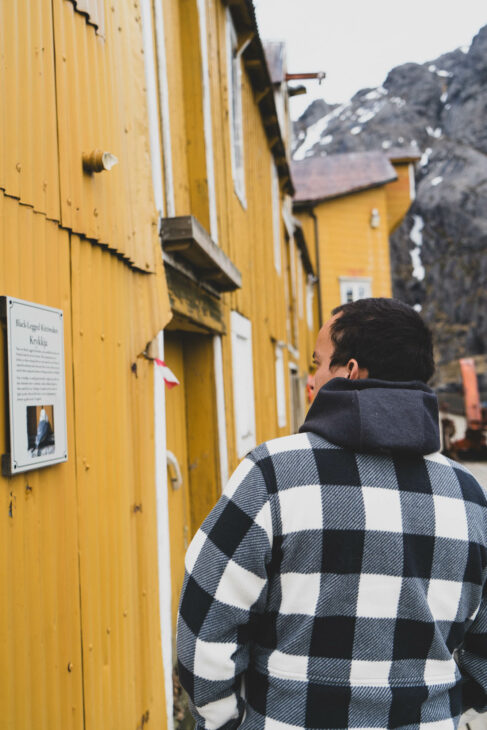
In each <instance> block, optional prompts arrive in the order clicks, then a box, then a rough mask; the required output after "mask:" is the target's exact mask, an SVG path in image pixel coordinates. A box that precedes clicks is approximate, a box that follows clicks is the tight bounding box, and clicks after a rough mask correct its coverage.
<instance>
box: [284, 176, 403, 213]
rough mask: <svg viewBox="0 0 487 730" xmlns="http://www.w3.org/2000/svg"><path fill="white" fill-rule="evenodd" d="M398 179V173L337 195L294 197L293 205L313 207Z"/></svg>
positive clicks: (296, 206) (379, 186)
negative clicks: (301, 198)
mask: <svg viewBox="0 0 487 730" xmlns="http://www.w3.org/2000/svg"><path fill="white" fill-rule="evenodd" d="M396 180H397V175H394V177H390V178H387V179H385V180H382V181H380V182H376V183H372V184H370V185H361V186H360V187H356V188H350V189H349V190H345V191H344V192H341V193H336V194H335V195H325V196H322V195H321V196H318V197H316V198H306V199H304V200H299V199H296V198H295V199H294V201H293V207H294V208H310V207H311V208H313V207H314V206H315V205H319V204H320V203H326V202H327V201H328V200H336V199H337V198H345V197H346V196H347V195H354V194H355V193H362V192H364V191H365V190H373V189H374V188H381V187H383V186H384V185H387V184H388V183H391V182H395V181H396Z"/></svg>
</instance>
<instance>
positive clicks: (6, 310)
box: [0, 295, 68, 477]
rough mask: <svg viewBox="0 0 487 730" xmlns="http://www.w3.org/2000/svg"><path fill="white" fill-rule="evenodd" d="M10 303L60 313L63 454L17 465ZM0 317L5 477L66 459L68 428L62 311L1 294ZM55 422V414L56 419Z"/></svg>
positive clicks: (59, 462) (3, 470)
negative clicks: (4, 376) (5, 409)
mask: <svg viewBox="0 0 487 730" xmlns="http://www.w3.org/2000/svg"><path fill="white" fill-rule="evenodd" d="M12 304H21V305H24V306H27V307H31V308H33V309H41V310H43V311H48V312H51V313H57V314H59V317H60V323H61V335H60V340H61V361H62V367H61V378H60V380H61V387H62V396H63V398H62V405H63V409H62V410H63V414H61V422H62V428H64V436H65V439H64V445H65V448H64V449H63V451H64V455H63V456H58V457H56V458H53V459H50V458H45V457H44V458H42V461H38V462H34V463H32V464H24V465H20V466H19V465H18V464H16V463H15V460H14V443H13V441H14V417H13V414H14V402H13V364H12V361H11V357H12V342H11V331H12V328H11V324H10V312H11V309H12V307H11V305H12ZM0 318H1V319H3V321H4V324H5V337H6V343H5V350H6V355H7V357H6V367H7V371H8V411H9V413H8V419H9V438H8V441H9V449H10V450H9V452H8V453H6V454H3V455H2V475H3V476H7V477H12V476H15V475H16V474H22V473H25V472H27V471H33V470H35V469H43V468H44V467H46V466H55V465H56V464H62V463H64V462H65V461H67V460H68V429H67V418H66V378H65V370H66V362H65V353H64V312H63V310H62V309H57V308H56V307H48V306H46V305H45V304H38V303H37V302H30V301H27V300H25V299H18V298H17V297H11V296H5V295H4V296H1V297H0ZM56 420H57V423H59V418H57V419H56ZM39 458H40V457H39Z"/></svg>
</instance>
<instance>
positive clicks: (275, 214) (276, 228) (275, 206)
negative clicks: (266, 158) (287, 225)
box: [271, 157, 282, 275]
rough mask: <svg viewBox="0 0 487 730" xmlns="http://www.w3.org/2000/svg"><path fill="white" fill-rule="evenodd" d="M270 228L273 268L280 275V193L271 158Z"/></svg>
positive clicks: (277, 177)
mask: <svg viewBox="0 0 487 730" xmlns="http://www.w3.org/2000/svg"><path fill="white" fill-rule="evenodd" d="M271 192H272V228H273V236H274V267H275V269H276V271H277V273H278V274H279V275H280V274H281V270H282V269H281V191H280V187H279V175H278V173H277V168H276V163H275V162H274V158H273V157H271Z"/></svg>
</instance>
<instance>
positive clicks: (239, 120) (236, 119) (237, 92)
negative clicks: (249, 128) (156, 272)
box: [226, 8, 247, 208]
mask: <svg viewBox="0 0 487 730" xmlns="http://www.w3.org/2000/svg"><path fill="white" fill-rule="evenodd" d="M226 14H227V72H228V106H229V109H228V111H229V121H230V153H231V159H232V177H233V186H234V189H235V193H236V194H237V197H238V199H239V200H240V202H241V204H242V206H243V207H244V208H247V200H246V196H245V157H244V134H243V114H242V62H241V54H242V51H243V50H244V49H245V45H244V46H243V47H242V48H241V49H239V47H238V38H237V32H236V30H235V26H234V24H233V20H232V15H231V13H230V10H229V8H227V10H226Z"/></svg>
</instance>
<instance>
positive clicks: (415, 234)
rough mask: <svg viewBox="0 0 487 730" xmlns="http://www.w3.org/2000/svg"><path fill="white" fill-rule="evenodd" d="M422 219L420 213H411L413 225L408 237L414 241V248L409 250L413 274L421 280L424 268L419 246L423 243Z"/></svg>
mask: <svg viewBox="0 0 487 730" xmlns="http://www.w3.org/2000/svg"><path fill="white" fill-rule="evenodd" d="M423 228H424V220H423V218H422V217H421V216H420V215H413V227H412V228H411V232H410V234H409V238H410V239H411V241H412V242H413V243H414V248H413V249H412V250H411V251H410V252H409V253H410V255H411V263H412V265H413V276H414V278H415V279H417V280H418V281H423V279H424V275H425V270H424V266H423V263H422V261H421V246H422V245H423Z"/></svg>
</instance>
